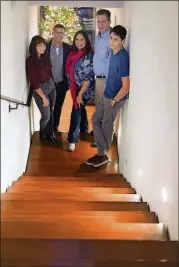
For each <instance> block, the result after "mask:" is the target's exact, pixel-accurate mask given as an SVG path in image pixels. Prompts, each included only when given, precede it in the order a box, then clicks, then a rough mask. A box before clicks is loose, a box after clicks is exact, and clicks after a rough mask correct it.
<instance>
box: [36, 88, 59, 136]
mask: <svg viewBox="0 0 179 267" xmlns="http://www.w3.org/2000/svg"><path fill="white" fill-rule="evenodd" d="M45 95H46V97H47V99H48V101H49V105H48V106H47V107H44V106H43V101H42V98H41V97H40V96H39V94H38V93H37V92H36V91H35V90H34V92H33V97H34V99H35V102H36V104H37V107H38V109H39V111H40V113H41V119H40V131H42V132H43V131H45V130H46V131H47V133H48V134H52V132H53V109H54V105H55V99H56V91H55V89H52V90H51V92H50V93H49V94H45Z"/></svg>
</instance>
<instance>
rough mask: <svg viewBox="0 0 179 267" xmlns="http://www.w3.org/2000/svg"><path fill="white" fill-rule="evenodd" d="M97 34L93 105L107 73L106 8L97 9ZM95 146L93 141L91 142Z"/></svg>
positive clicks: (109, 20) (107, 13)
mask: <svg viewBox="0 0 179 267" xmlns="http://www.w3.org/2000/svg"><path fill="white" fill-rule="evenodd" d="M96 20H97V27H98V30H99V32H98V35H97V36H96V38H95V42H94V57H93V68H94V73H95V76H96V85H95V105H97V104H98V102H99V99H100V96H101V94H102V93H103V92H104V85H105V81H106V75H107V62H108V58H109V50H110V49H109V36H110V24H111V12H110V11H109V10H106V9H99V10H98V11H97V13H96ZM92 146H95V143H94V144H92Z"/></svg>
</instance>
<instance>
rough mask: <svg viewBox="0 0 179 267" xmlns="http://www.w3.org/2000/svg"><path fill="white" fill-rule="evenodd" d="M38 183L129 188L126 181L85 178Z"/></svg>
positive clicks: (39, 182)
mask: <svg viewBox="0 0 179 267" xmlns="http://www.w3.org/2000/svg"><path fill="white" fill-rule="evenodd" d="M33 182H34V181H29V180H25V179H22V180H18V181H17V182H16V183H14V186H21V185H24V184H25V183H27V184H28V185H29V186H30V184H33ZM35 182H37V185H38V184H41V185H44V186H45V185H46V186H50V187H52V188H53V187H57V186H58V187H62V186H66V187H72V186H73V187H117V188H119V187H123V188H130V187H131V186H130V184H129V183H128V182H127V181H119V182H115V181H110V180H109V181H108V180H106V181H102V180H96V181H93V180H91V181H90V180H89V181H87V180H86V181H85V180H68V179H61V180H57V181H54V180H53V181H50V180H41V181H35Z"/></svg>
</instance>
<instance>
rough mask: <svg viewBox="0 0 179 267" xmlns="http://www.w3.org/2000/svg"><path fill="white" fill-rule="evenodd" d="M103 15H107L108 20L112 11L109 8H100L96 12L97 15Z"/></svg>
mask: <svg viewBox="0 0 179 267" xmlns="http://www.w3.org/2000/svg"><path fill="white" fill-rule="evenodd" d="M101 15H106V17H107V19H108V20H110V19H111V12H110V11H109V10H107V9H99V10H98V11H97V12H96V16H101Z"/></svg>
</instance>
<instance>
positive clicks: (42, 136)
mask: <svg viewBox="0 0 179 267" xmlns="http://www.w3.org/2000/svg"><path fill="white" fill-rule="evenodd" d="M40 139H41V140H42V141H44V142H45V143H49V142H50V139H49V137H48V136H47V135H46V133H45V131H40Z"/></svg>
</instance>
